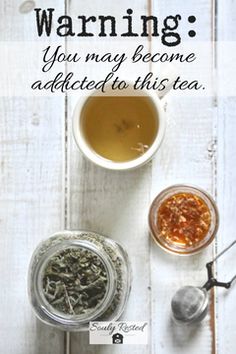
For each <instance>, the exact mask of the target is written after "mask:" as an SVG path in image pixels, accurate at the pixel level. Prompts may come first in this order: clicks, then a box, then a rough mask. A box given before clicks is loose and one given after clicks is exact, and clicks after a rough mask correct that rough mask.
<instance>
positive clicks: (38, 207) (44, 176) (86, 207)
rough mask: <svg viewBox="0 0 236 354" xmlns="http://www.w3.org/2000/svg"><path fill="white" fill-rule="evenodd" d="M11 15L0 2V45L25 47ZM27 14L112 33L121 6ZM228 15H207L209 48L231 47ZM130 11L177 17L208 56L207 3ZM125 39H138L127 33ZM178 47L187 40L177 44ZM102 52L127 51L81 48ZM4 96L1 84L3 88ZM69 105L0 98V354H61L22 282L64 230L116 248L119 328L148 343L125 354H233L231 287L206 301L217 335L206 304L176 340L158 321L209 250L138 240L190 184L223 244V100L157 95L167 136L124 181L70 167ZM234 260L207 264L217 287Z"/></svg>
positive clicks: (104, 43) (139, 1)
mask: <svg viewBox="0 0 236 354" xmlns="http://www.w3.org/2000/svg"><path fill="white" fill-rule="evenodd" d="M20 5H21V3H20V2H18V1H15V0H10V1H6V0H4V1H1V4H0V15H1V22H0V40H1V41H18V40H24V41H28V40H32V39H35V38H36V36H35V28H33V20H32V16H33V14H32V12H29V13H24V14H23V13H20V12H19V6H20ZM36 5H37V7H42V8H46V7H47V8H48V7H56V9H57V13H58V15H59V14H63V13H64V9H65V8H66V11H67V13H68V14H70V15H71V16H73V17H74V18H75V17H76V16H77V15H79V14H84V15H96V14H97V15H100V14H105V13H107V14H113V15H114V16H116V17H117V25H118V26H119V29H120V30H122V26H124V23H123V24H122V21H121V17H122V16H123V15H125V12H126V9H127V8H128V7H129V6H128V5H127V2H126V1H124V0H122V1H119V2H113V3H112V6H111V2H110V1H108V0H106V1H101V0H97V1H96V2H94V1H92V0H88V1H86V2H83V1H76V0H70V1H69V0H68V1H66V0H65V2H64V1H63V0H60V2H59V1H57V3H56V5H55V2H54V1H52V0H50V1H48V0H47V1H46V0H40V1H38V2H37V4H36ZM235 6H236V3H235V1H231V2H227V3H226V2H224V3H223V2H221V3H220V2H219V4H218V38H219V39H220V40H224V41H225V40H234V39H235V35H236V33H235V20H236V19H235V16H234V13H235V10H236V9H235ZM130 7H132V9H134V11H135V17H138V16H139V14H140V15H141V14H151V13H153V14H154V15H157V16H158V17H160V18H162V19H163V18H164V17H165V16H166V15H169V14H171V13H172V14H174V15H175V14H177V13H181V14H182V16H183V17H185V18H186V17H187V16H188V15H195V16H196V17H197V27H198V28H199V32H198V33H197V37H196V41H205V42H207V43H209V45H211V44H210V41H211V40H212V38H213V35H214V33H213V30H212V28H213V27H212V25H213V22H214V2H212V1H210V0H201V1H199V2H198V3H194V4H193V2H189V3H188V2H185V3H184V4H180V3H177V2H176V1H168V6H167V5H166V1H164V0H163V1H162V0H158V1H154V0H153V1H152V2H151V1H148V0H135V1H134V2H133V3H132V6H131V5H130ZM229 19H230V21H229ZM136 25H137V26H138V24H134V26H136ZM182 26H183V27H182V30H183V32H184V33H187V31H188V30H189V27H188V24H187V23H186V22H183V25H182ZM185 26H186V31H185ZM134 28H135V27H134ZM97 30H98V28H97V27H96V31H97ZM137 31H138V32H140V28H139V27H137ZM184 39H185V40H186V39H188V38H187V35H185V36H184ZM77 40H78V39H76V41H77ZM140 42H141V43H143V44H144V45H145V48H148V47H149V46H150V43H149V42H148V41H147V40H144V39H143V38H142V39H141V41H140ZM157 42H158V41H155V42H154V41H152V49H153V50H155V48H158V45H157ZM62 43H64V42H62ZM78 43H80V44H81V48H80V49H81V50H82V51H85V50H87V48H88V43H87V44H86V45H84V42H83V40H82V39H80V40H78ZM111 43H113V44H114V45H115V46H116V49H117V50H120V51H122V52H123V51H126V50H128V49H129V48H128V46H127V41H124V40H122V41H120V38H115V39H113V41H112V42H111V39H110V38H107V39H106V40H104V39H101V38H99V39H98V38H97V37H96V36H95V37H94V38H90V39H89V46H91V48H92V47H94V48H96V47H99V46H100V49H101V50H104V51H106V49H108V48H110V47H109V46H110V45H111ZM67 48H68V50H69V49H70V48H71V49H72V48H74V42H73V44H72V43H70V42H69V41H68V43H67ZM224 55H225V53H223V52H222V51H219V52H218V61H217V65H218V70H220V71H221V76H220V77H221V80H224V70H223V69H224V67H223V65H224V64H223V63H224V62H225V60H224ZM228 55H230V51H229V52H228ZM231 65H233V62H232V63H231ZM67 69H69V67H67ZM146 69H147V67H145V68H144V67H142V68H141V69H140V70H146ZM137 70H138V69H137ZM101 74H102V72H96V69H95V68H94V67H93V66H91V75H92V76H93V77H97V78H98V77H99V75H101ZM124 74H125V73H124ZM126 74H127V75H131V74H133V73H129V72H127V73H126ZM27 75H28V74H27ZM225 75H226V74H225ZM127 77H128V76H127ZM219 83H220V82H219ZM10 85H12V83H11V82H10V81H9V88H10ZM76 100H77V96H76V95H73V96H72V95H68V96H67V98H66V107H65V105H64V97H44V98H43V97H41V98H36V97H35V98H32V97H31V98H23V97H13V98H10V97H8V98H3V97H1V98H0V104H1V115H0V166H1V167H0V199H1V202H0V214H1V220H0V231H1V238H0V246H1V250H2V256H1V257H0V268H1V281H0V284H1V289H2V291H1V292H0V301H1V303H2V305H3V306H2V310H1V312H0V322H1V326H0V352H6V353H9V354H13V353H14V354H15V353H17V354H42V353H45V354H64V353H65V348H64V334H63V332H60V331H57V330H54V329H52V328H50V327H48V326H46V325H43V324H41V323H39V322H38V321H37V320H36V319H35V317H34V315H33V314H32V311H31V309H30V306H29V303H28V299H27V294H26V281H27V269H28V263H29V258H30V255H31V253H32V251H33V249H34V248H35V246H36V245H37V243H38V242H39V241H40V240H41V239H42V238H45V237H47V236H48V235H50V233H52V232H54V231H57V230H59V229H63V228H65V227H66V228H71V229H89V230H96V231H98V232H101V233H103V234H106V235H108V236H110V237H112V238H114V239H115V240H117V241H119V242H121V243H122V244H123V245H124V246H125V247H126V248H127V250H128V252H129V255H130V259H131V262H132V268H133V286H132V292H131V296H130V299H129V303H128V306H127V309H126V311H125V313H124V315H123V318H124V319H126V320H137V321H138V320H148V321H150V324H151V336H150V344H149V345H148V346H132V347H130V349H128V350H132V353H136V354H139V353H144V354H148V353H152V354H159V353H163V354H179V353H181V354H189V353H191V354H199V353H202V354H210V353H211V354H214V353H216V352H217V353H218V354H225V353H229V354H233V353H235V345H234V342H233V339H234V333H235V331H236V320H235V316H234V315H233V313H234V312H235V295H234V292H235V287H233V288H232V291H229V292H227V293H226V292H225V291H224V290H222V291H221V290H220V291H218V292H217V295H218V297H217V307H216V315H217V316H216V318H218V322H217V324H216V322H215V313H214V301H215V300H214V296H213V295H214V294H213V293H212V297H211V298H212V302H211V307H210V310H211V311H210V313H209V315H208V316H207V318H206V320H205V321H204V322H203V323H202V324H201V325H199V326H198V327H195V328H187V329H186V328H185V329H183V328H182V329H181V328H180V327H176V326H175V325H174V324H173V322H172V321H171V319H170V300H171V296H172V294H174V292H175V291H176V290H177V289H178V288H179V287H180V286H182V285H187V284H192V285H201V284H203V283H204V281H205V279H206V271H205V268H204V267H205V263H206V262H207V261H208V260H210V259H211V258H212V255H213V253H214V246H211V247H209V248H208V249H207V250H206V251H204V252H203V253H202V254H200V255H196V256H193V257H187V258H180V257H174V256H170V255H168V254H165V253H164V252H162V251H161V250H159V249H158V248H157V246H156V245H154V243H153V242H152V241H151V240H150V238H149V234H148V229H147V213H148V207H149V205H150V202H151V200H152V198H153V197H154V196H155V195H156V194H157V193H158V192H160V191H161V190H162V189H163V188H164V187H166V186H169V185H171V184H174V183H192V184H196V185H199V186H200V187H202V188H205V189H206V190H208V191H209V192H210V193H211V194H212V195H213V196H214V197H216V196H217V200H218V204H219V208H220V214H221V228H220V232H219V237H218V239H217V245H218V247H217V248H218V250H220V249H222V248H223V247H224V246H226V245H227V244H228V242H229V241H230V240H233V239H234V238H235V234H234V225H233V221H232V220H233V219H234V209H235V201H234V199H235V198H234V197H235V196H236V195H235V193H236V192H235V183H234V182H235V178H236V176H235V173H236V172H235V171H236V170H235V146H234V145H235V133H236V126H235V119H234V111H235V109H236V100H235V97H218V109H217V108H216V106H215V102H216V100H215V96H214V94H213V93H212V96H211V97H201V98H200V97H195V98H194V97H185V98H183V99H180V98H179V97H175V96H174V95H173V94H170V95H169V96H167V98H166V100H167V117H168V128H167V133H166V138H165V141H164V143H163V145H162V147H161V149H160V151H159V152H158V154H157V156H156V158H155V159H154V160H153V162H152V163H149V164H148V165H146V166H144V167H142V168H141V169H139V170H137V171H132V172H125V173H116V172H111V171H106V170H103V169H100V168H98V167H96V166H94V165H92V164H91V163H90V162H88V161H87V160H85V159H84V158H83V157H82V156H81V154H80V152H79V151H78V150H77V148H76V146H75V143H74V140H73V137H72V133H71V116H72V111H73V108H74V105H75V103H76ZM217 113H218V122H217ZM54 117H55V119H54ZM217 124H218V126H217ZM217 134H218V136H217ZM217 146H218V160H217V155H216V151H217ZM216 179H217V180H216ZM216 182H217V183H216ZM234 254H235V253H234V250H232V253H231V255H229V258H228V256H227V258H225V261H223V262H219V264H218V267H217V273H218V277H220V278H222V279H226V278H227V277H228V276H229V277H230V276H233V275H234V273H235V272H234V271H233V266H232V264H233V260H234ZM234 268H235V267H234ZM227 279H228V278H227ZM137 295H138V296H137ZM9 304H11V307H9ZM216 329H217V330H216ZM6 339H7V340H6ZM111 351H112V352H114V353H118V354H119V353H126V352H127V347H125V346H124V347H119V346H118V347H110V346H89V345H88V335H87V334H86V333H79V334H75V333H73V334H72V335H71V354H79V353H80V354H83V353H90V354H93V353H97V352H102V353H104V354H106V353H108V352H109V353H110V352H111Z"/></svg>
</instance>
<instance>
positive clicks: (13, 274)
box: [0, 0, 64, 354]
mask: <svg viewBox="0 0 236 354" xmlns="http://www.w3.org/2000/svg"><path fill="white" fill-rule="evenodd" d="M40 3H41V5H42V6H48V5H49V6H50V5H52V4H53V1H41V2H40ZM60 3H61V5H60ZM20 5H21V3H20V2H19V1H14V0H10V1H5V0H4V1H1V4H0V16H1V22H0V23H1V25H0V26H1V30H0V40H1V41H15V42H16V45H17V43H18V42H17V41H28V40H32V39H34V38H35V37H36V34H35V27H34V21H33V17H32V16H33V13H32V12H29V13H21V12H20V10H19V6H20ZM38 5H39V4H38ZM57 6H58V9H59V8H60V7H61V9H62V10H63V1H61V2H59V1H58V2H57ZM22 55H23V54H22ZM8 70H9V72H10V70H13V69H12V68H8ZM27 74H28V75H30V72H28V71H27V70H26V71H25V73H24V75H25V79H26V75H27ZM10 77H11V75H10V74H9V82H8V86H9V87H8V89H9V92H10V90H11V87H12V85H14V83H13V82H11V80H10ZM0 107H1V113H0V214H1V220H0V233H1V237H0V247H1V257H0V269H1V277H0V287H1V291H0V302H1V311H0V323H1V325H0V352H1V353H8V354H16V353H17V354H27V353H31V354H42V353H45V354H62V353H64V346H63V340H64V335H63V333H62V332H60V331H58V330H55V329H53V328H52V327H48V326H46V325H44V324H42V323H40V322H39V321H37V320H36V318H35V316H34V315H33V313H32V310H31V307H30V304H29V301H28V297H27V272H28V265H29V260H30V256H31V254H32V252H33V250H34V248H35V247H36V245H37V244H38V243H39V241H40V240H42V239H43V238H46V237H48V236H49V235H50V234H51V233H52V232H55V231H57V230H58V229H61V228H64V225H63V220H64V218H63V215H64V210H63V198H64V197H63V159H62V157H63V136H64V135H63V134H62V133H63V130H62V127H63V126H64V99H63V98H53V97H46V98H42V97H41V98H40V97H39V98H36V97H35V98H32V97H29V98H27V97H5V98H3V97H0Z"/></svg>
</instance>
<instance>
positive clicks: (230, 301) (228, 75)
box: [217, 1, 236, 354]
mask: <svg viewBox="0 0 236 354" xmlns="http://www.w3.org/2000/svg"><path fill="white" fill-rule="evenodd" d="M217 10H218V11H217V16H218V28H217V37H218V46H217V72H218V80H219V81H218V86H219V97H218V173H217V176H218V184H217V187H218V203H219V208H220V216H221V222H220V230H219V237H218V243H217V248H218V251H220V250H222V249H223V248H225V247H226V246H227V245H228V244H229V243H230V242H232V241H233V240H235V239H236V233H235V203H236V184H235V182H236V163H235V161H236V140H235V136H236V120H235V110H236V97H235V92H236V87H235V81H234V80H235V60H236V46H235V44H236V43H235V38H236V27H235V24H236V2H235V1H230V2H229V1H228V2H222V1H218V9H217ZM225 82H231V83H233V86H232V87H233V90H231V91H230V92H228V90H227V86H226V85H225ZM222 87H225V88H226V90H223V91H221V88H222ZM235 255H236V246H234V248H232V249H231V251H229V252H228V253H226V254H225V256H224V258H221V259H219V262H218V266H217V276H218V278H219V279H220V280H223V281H229V280H230V279H231V278H232V277H233V275H235V274H236V267H235ZM217 293H218V297H217V299H218V301H217V318H218V323H217V342H218V353H219V354H224V353H228V354H234V353H235V333H236V316H235V314H236V301H235V296H236V295H235V294H236V285H235V284H234V285H233V286H232V288H231V289H229V290H228V291H227V290H225V289H220V288H219V289H218V291H217Z"/></svg>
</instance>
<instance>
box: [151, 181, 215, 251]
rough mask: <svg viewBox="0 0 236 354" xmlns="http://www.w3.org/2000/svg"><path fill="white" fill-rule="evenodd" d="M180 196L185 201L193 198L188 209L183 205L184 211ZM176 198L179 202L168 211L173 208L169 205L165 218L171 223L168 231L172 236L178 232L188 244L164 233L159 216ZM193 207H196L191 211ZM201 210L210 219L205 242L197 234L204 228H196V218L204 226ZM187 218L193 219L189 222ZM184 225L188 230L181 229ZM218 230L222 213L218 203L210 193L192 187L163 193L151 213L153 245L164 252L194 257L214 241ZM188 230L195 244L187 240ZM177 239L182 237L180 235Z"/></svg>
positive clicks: (182, 187) (152, 205)
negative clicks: (155, 244) (156, 245)
mask: <svg viewBox="0 0 236 354" xmlns="http://www.w3.org/2000/svg"><path fill="white" fill-rule="evenodd" d="M181 196H186V199H187V198H188V197H189V198H191V196H192V197H193V199H192V201H191V200H190V201H189V202H188V201H187V202H186V201H185V205H182V208H181V209H178V208H179V206H178V202H179V200H178V198H179V199H180V200H181ZM174 198H176V201H174V202H173V203H176V204H173V205H172V206H171V207H172V209H170V207H169V205H170V204H168V206H167V208H166V209H165V213H166V214H165V215H166V218H167V219H166V220H168V222H169V224H170V225H171V227H172V228H171V227H169V230H171V231H172V232H173V230H174V231H176V230H177V231H176V233H177V232H178V231H179V232H181V233H182V236H183V239H184V238H185V239H186V240H189V242H187V241H186V242H182V243H181V242H179V240H180V239H179V240H178V237H177V236H176V234H174V232H173V234H172V235H170V233H169V234H168V235H167V234H165V231H163V223H162V224H161V221H160V213H161V211H163V210H164V209H163V206H165V205H167V204H166V203H171V201H172V200H174ZM183 198H184V197H182V200H183ZM191 203H193V206H192V208H193V209H192V210H191ZM199 205H200V208H201V209H199V211H198V210H197V209H196V208H197V207H198V206H199ZM188 208H189V209H188ZM171 210H173V214H171ZM202 210H204V213H205V215H207V216H208V222H209V225H208V229H206V231H205V232H206V233H205V235H204V237H203V238H202V239H201V238H200V237H199V239H198V234H197V233H198V232H199V230H200V231H201V226H200V228H198V229H197V227H199V225H201V224H198V225H194V217H195V218H196V220H197V222H198V223H202V222H203V223H204V220H200V216H201V212H202ZM198 212H199V214H198ZM189 213H190V214H189ZM202 214H203V212H202ZM188 215H190V218H189V219H188ZM199 215H200V216H199ZM203 216H204V214H203ZM191 217H192V219H191ZM181 218H182V219H181ZM162 220H163V219H162ZM171 222H172V224H171ZM185 222H186V224H187V226H185V227H184V226H183V227H182V225H185ZM188 222H189V224H188ZM166 225H167V221H166ZM173 225H174V226H173ZM167 227H168V225H167ZM174 227H176V229H174ZM178 227H179V228H180V229H179V230H178V229H177V228H178ZM194 227H195V229H194ZM218 227H219V213H218V209H217V206H216V203H215V202H214V200H213V199H212V197H211V196H210V195H209V194H208V193H207V192H205V191H204V190H202V189H200V188H198V187H194V186H191V185H174V186H171V187H169V188H166V189H164V190H163V191H162V192H161V193H160V194H159V195H158V196H157V197H156V198H155V199H154V201H153V202H152V204H151V207H150V210H149V228H150V232H151V235H152V237H153V239H154V241H155V242H156V243H157V244H158V245H159V246H160V247H161V248H162V249H164V250H165V251H167V252H170V253H173V254H177V255H191V254H195V253H198V252H200V251H201V250H202V249H204V248H205V247H206V246H208V245H209V244H210V243H211V242H212V241H213V239H214V237H215V235H216V233H217V230H218ZM188 230H190V231H191V232H192V233H193V235H192V236H193V238H192V240H191V239H190V238H189V237H188ZM194 231H196V233H194ZM185 232H186V234H185ZM177 235H180V234H178V233H177ZM185 239H184V240H185Z"/></svg>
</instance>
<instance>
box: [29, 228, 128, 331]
mask: <svg viewBox="0 0 236 354" xmlns="http://www.w3.org/2000/svg"><path fill="white" fill-rule="evenodd" d="M78 251H79V252H83V254H89V255H92V256H93V257H94V258H93V259H95V260H96V262H97V263H96V264H100V267H102V269H103V274H106V286H105V289H106V290H104V296H103V297H102V299H101V300H99V302H98V303H97V305H96V306H95V307H94V308H91V309H90V310H89V311H87V310H86V311H87V312H85V313H80V314H75V313H73V309H72V313H65V312H62V311H58V309H57V308H56V307H55V305H52V303H51V304H50V302H49V301H48V298H47V296H49V295H48V294H46V295H45V279H47V278H46V275H45V274H50V275H51V274H52V273H46V272H48V269H50V268H49V265H50V261H51V262H52V259H62V260H63V262H65V260H64V259H65V258H63V257H64V256H63V254H65V252H72V254H73V252H78ZM84 252H85V253H84ZM86 252H87V253H86ZM92 256H91V257H92ZM53 257H54V258H53ZM55 257H57V258H55ZM67 262H68V261H67ZM76 262H77V263H80V262H82V258H79V262H78V259H76V260H75V263H76ZM62 266H64V264H62ZM94 266H95V265H91V268H92V267H94ZM54 267H55V265H54ZM50 271H51V272H53V271H52V268H51V270H50ZM66 271H67V273H66V274H65V273H60V274H63V276H64V277H69V276H70V274H69V273H68V270H66ZM100 271H101V269H100ZM87 272H88V273H89V272H91V270H90V269H87ZM60 274H59V275H60ZM75 274H77V273H75ZM82 275H83V274H82ZM57 276H58V274H57ZM76 277H77V275H76ZM73 279H74V278H73ZM56 280H58V278H57V277H56V278H55V281H54V282H52V283H51V285H50V286H54V285H55V284H56V283H57V282H56ZM47 281H48V279H47ZM73 281H74V280H73ZM76 282H78V283H76V284H78V286H80V287H81V288H82V286H83V285H81V284H82V279H81V274H80V273H78V279H77V280H76ZM54 283H55V284H54ZM58 283H59V285H58V286H60V288H58V289H60V291H61V292H62V297H61V299H63V296H66V297H67V300H68V301H69V304H70V306H71V307H72V305H71V303H72V299H73V300H74V297H76V296H77V297H78V296H82V295H78V294H79V291H78V293H77V294H74V295H75V296H74V297H73V296H72V297H70V290H68V289H70V288H68V289H67V290H68V291H67V290H66V289H64V290H65V292H66V293H65V294H64V293H63V288H62V286H64V288H65V284H64V285H61V281H60V279H59V281H58ZM46 286H48V285H46ZM89 286H90V285H88V288H89ZM88 288H87V289H88ZM100 288H101V287H100ZM130 288H131V269H130V263H129V260H128V255H127V253H126V251H125V250H124V249H123V247H121V245H119V244H118V243H117V242H115V241H114V240H112V239H109V238H107V237H105V236H102V235H99V234H97V233H94V232H88V231H62V232H58V233H56V234H54V235H53V236H51V237H50V238H49V239H47V240H45V241H42V242H41V243H40V244H39V246H38V247H37V248H36V250H35V252H34V253H33V255H32V258H31V262H30V266H29V275H28V292H29V298H30V302H31V305H32V307H33V310H34V312H35V314H36V316H37V317H38V318H39V319H40V320H42V321H43V322H45V323H47V324H49V325H53V326H55V327H58V328H60V329H63V330H67V331H79V330H87V329H88V327H89V322H90V321H116V320H118V318H119V317H120V316H121V314H122V313H123V311H124V308H125V305H126V303H127V300H128V297H129V292H130ZM58 289H57V291H59V290H58ZM53 291H54V290H53ZM90 292H91V289H90ZM90 292H89V290H87V293H84V294H83V296H86V297H87V300H88V301H89V300H90V299H89V296H92V294H91V295H90ZM93 295H94V294H93ZM50 296H51V295H50ZM54 296H55V293H54ZM56 301H61V300H60V299H59V300H56ZM62 301H63V300H62Z"/></svg>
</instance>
